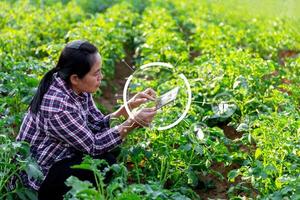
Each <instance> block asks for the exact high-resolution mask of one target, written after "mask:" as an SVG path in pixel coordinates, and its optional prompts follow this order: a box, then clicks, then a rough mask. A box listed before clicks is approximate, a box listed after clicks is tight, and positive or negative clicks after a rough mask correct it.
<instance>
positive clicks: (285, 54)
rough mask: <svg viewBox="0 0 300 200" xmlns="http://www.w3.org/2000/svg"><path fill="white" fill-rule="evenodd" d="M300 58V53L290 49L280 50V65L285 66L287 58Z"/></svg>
mask: <svg viewBox="0 0 300 200" xmlns="http://www.w3.org/2000/svg"><path fill="white" fill-rule="evenodd" d="M298 56H300V53H299V51H296V50H289V49H285V50H280V51H278V62H279V64H280V65H282V66H284V65H285V60H286V59H287V58H296V57H298Z"/></svg>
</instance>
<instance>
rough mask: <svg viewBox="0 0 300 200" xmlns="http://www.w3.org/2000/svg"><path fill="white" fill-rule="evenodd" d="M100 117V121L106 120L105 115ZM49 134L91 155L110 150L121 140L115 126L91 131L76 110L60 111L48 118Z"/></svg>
mask: <svg viewBox="0 0 300 200" xmlns="http://www.w3.org/2000/svg"><path fill="white" fill-rule="evenodd" d="M102 119H103V120H102V123H105V122H104V121H105V120H107V118H105V117H103V118H102ZM108 120H109V118H108ZM49 134H50V135H51V136H53V137H55V138H57V139H59V140H61V141H63V142H65V143H67V144H69V145H71V146H72V147H74V148H75V149H77V150H79V151H82V152H84V153H88V154H91V155H100V154H102V153H105V152H107V151H110V150H112V149H113V148H115V147H116V146H118V145H119V144H120V143H121V142H122V139H121V136H120V133H119V131H118V127H117V126H116V127H114V128H105V129H102V131H99V132H96V133H95V132H92V131H91V130H90V129H89V127H88V126H87V122H86V121H84V120H83V119H82V116H81V115H80V114H79V113H78V112H76V111H60V112H58V113H56V114H55V115H53V116H52V117H51V119H50V120H49Z"/></svg>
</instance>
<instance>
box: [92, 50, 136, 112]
mask: <svg viewBox="0 0 300 200" xmlns="http://www.w3.org/2000/svg"><path fill="white" fill-rule="evenodd" d="M131 58H132V56H131V55H130V54H127V57H126V58H125V59H124V60H125V62H126V63H127V64H128V65H129V66H133V60H132V59H131ZM132 73H133V71H132V70H131V69H130V68H129V67H128V66H127V65H126V64H125V63H124V62H122V61H119V62H117V63H116V66H115V75H114V78H113V79H112V80H110V81H108V84H107V86H102V87H100V89H101V91H102V93H103V95H102V96H101V97H100V98H98V99H96V101H98V102H100V104H101V105H103V106H104V107H105V108H106V110H107V111H108V112H109V113H110V112H113V111H114V108H115V107H116V106H117V101H118V99H123V88H124V85H125V83H126V78H128V77H129V76H130V75H131V74H132Z"/></svg>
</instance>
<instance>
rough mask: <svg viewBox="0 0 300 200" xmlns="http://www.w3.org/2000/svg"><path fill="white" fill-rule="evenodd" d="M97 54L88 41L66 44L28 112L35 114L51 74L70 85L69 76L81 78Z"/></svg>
mask: <svg viewBox="0 0 300 200" xmlns="http://www.w3.org/2000/svg"><path fill="white" fill-rule="evenodd" d="M97 52H98V49H97V47H95V46H94V45H93V44H91V43H89V42H88V41H84V40H76V41H73V42H70V43H68V44H67V45H66V46H65V48H64V49H63V50H62V52H61V54H60V56H59V59H58V62H57V65H56V66H55V67H54V68H53V69H51V70H50V71H48V72H47V73H46V74H45V75H44V77H43V78H42V80H41V82H40V84H39V87H38V89H37V92H36V94H35V96H34V97H33V99H32V101H31V103H30V111H31V112H32V113H34V114H37V113H38V111H39V108H40V105H41V103H42V100H43V96H44V94H45V93H46V92H47V91H48V89H49V87H50V85H51V83H52V80H53V74H54V73H56V72H57V74H58V76H59V77H60V78H61V79H63V80H64V81H66V83H67V84H70V76H71V75H72V74H76V75H77V76H78V77H79V78H83V77H84V76H85V75H86V74H87V73H88V72H89V71H90V70H91V68H92V66H93V64H94V62H95V59H94V56H93V55H94V54H95V53H97Z"/></svg>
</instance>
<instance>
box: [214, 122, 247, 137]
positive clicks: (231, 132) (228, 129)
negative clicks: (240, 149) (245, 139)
mask: <svg viewBox="0 0 300 200" xmlns="http://www.w3.org/2000/svg"><path fill="white" fill-rule="evenodd" d="M219 128H221V129H222V130H223V132H224V134H225V136H226V137H227V138H229V139H231V140H234V139H237V138H241V137H242V135H243V133H241V132H238V131H237V130H236V129H235V128H233V127H232V126H228V125H224V124H222V125H219Z"/></svg>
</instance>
